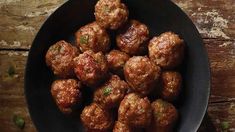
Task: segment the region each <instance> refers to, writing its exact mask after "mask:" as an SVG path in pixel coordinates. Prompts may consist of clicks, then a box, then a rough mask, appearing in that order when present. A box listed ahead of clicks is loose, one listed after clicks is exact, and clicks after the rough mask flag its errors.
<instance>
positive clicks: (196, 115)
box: [25, 0, 210, 132]
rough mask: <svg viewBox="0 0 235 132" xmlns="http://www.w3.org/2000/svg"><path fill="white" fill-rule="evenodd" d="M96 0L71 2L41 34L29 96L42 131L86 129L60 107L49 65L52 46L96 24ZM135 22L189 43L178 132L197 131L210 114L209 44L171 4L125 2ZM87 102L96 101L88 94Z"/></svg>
mask: <svg viewBox="0 0 235 132" xmlns="http://www.w3.org/2000/svg"><path fill="white" fill-rule="evenodd" d="M95 3H96V1H95V0H70V1H68V2H66V3H65V4H64V5H63V6H61V7H60V8H59V9H58V10H57V11H56V12H55V13H53V14H52V15H51V16H50V17H49V18H48V20H47V21H46V22H45V23H44V25H43V26H42V27H41V29H40V31H39V32H38V34H37V36H36V38H35V40H34V42H33V44H32V47H31V49H30V53H29V56H28V61H27V67H26V75H25V94H26V99H27V103H28V108H29V112H30V115H31V118H32V120H33V122H34V124H35V126H36V128H37V130H38V131H40V132H70V131H71V132H73V131H75V132H78V131H83V128H82V125H81V123H80V121H79V116H74V117H69V116H65V115H63V114H62V113H61V112H60V111H59V110H58V108H57V107H56V105H55V103H54V101H53V99H52V97H51V95H50V85H51V82H52V81H53V79H54V77H53V74H52V73H51V71H50V70H49V69H48V68H47V66H46V64H45V59H44V57H45V54H46V51H47V50H48V48H49V46H51V45H52V44H53V43H55V42H56V41H59V40H61V39H64V40H67V41H70V42H71V41H73V34H74V32H75V31H76V30H77V29H78V28H79V27H81V26H83V25H85V24H87V23H89V22H92V21H94V15H93V13H94V5H95ZM125 3H126V5H127V6H128V8H129V10H130V18H134V19H137V20H140V21H141V22H143V23H145V24H146V25H148V26H149V29H150V35H151V36H154V35H159V34H160V33H163V32H166V31H173V32H175V33H177V34H179V35H180V36H181V37H182V38H183V39H184V41H185V42H186V45H187V53H186V58H185V60H184V64H183V65H182V69H181V72H182V75H183V79H184V84H183V92H182V93H181V98H180V100H179V102H178V103H177V104H176V106H177V108H178V109H179V113H180V120H179V123H178V124H177V127H176V130H177V131H180V132H191V131H196V130H197V129H198V128H199V126H200V124H201V122H202V119H203V117H204V115H205V112H206V110H207V104H208V99H209V91H210V69H209V63H208V56H207V53H206V50H205V47H204V44H203V41H202V39H201V37H200V34H199V33H198V31H197V29H196V27H195V26H194V25H193V23H192V21H191V20H190V19H189V18H188V17H187V16H186V15H185V13H184V12H183V11H182V10H181V9H180V8H179V7H177V6H176V5H175V4H173V3H172V2H171V1H169V0H148V1H145V0H125ZM86 98H91V97H90V96H89V95H86Z"/></svg>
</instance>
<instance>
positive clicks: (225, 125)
mask: <svg viewBox="0 0 235 132" xmlns="http://www.w3.org/2000/svg"><path fill="white" fill-rule="evenodd" d="M221 128H222V129H223V130H227V129H228V128H229V123H228V122H226V121H224V122H222V123H221Z"/></svg>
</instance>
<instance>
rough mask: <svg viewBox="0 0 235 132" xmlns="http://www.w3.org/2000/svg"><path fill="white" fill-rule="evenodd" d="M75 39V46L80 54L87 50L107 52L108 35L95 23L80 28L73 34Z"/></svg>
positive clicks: (108, 44)
mask: <svg viewBox="0 0 235 132" xmlns="http://www.w3.org/2000/svg"><path fill="white" fill-rule="evenodd" d="M75 37H76V45H77V47H79V49H80V50H81V51H82V52H84V51H87V50H93V51H94V52H99V51H102V52H107V51H108V50H109V47H110V40H109V35H108V34H107V32H106V30H105V29H103V28H101V27H100V26H99V25H98V24H97V23H96V22H93V23H90V24H87V25H85V26H83V27H81V28H80V29H79V30H78V31H77V32H76V33H75Z"/></svg>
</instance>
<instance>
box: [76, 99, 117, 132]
mask: <svg viewBox="0 0 235 132" xmlns="http://www.w3.org/2000/svg"><path fill="white" fill-rule="evenodd" d="M80 117H81V121H82V123H83V125H84V126H85V127H86V128H87V129H88V130H89V131H94V132H95V131H107V130H109V129H111V128H112V126H113V118H112V116H111V114H110V113H109V112H108V111H106V110H104V109H102V108H101V107H100V106H99V105H97V104H96V103H92V104H91V105H89V106H86V107H85V108H84V109H83V111H82V114H81V115H80Z"/></svg>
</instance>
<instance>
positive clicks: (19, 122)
mask: <svg viewBox="0 0 235 132" xmlns="http://www.w3.org/2000/svg"><path fill="white" fill-rule="evenodd" d="M13 121H14V123H15V125H16V126H17V127H19V128H20V129H23V128H24V125H25V121H24V119H23V118H22V117H20V116H18V115H14V117H13Z"/></svg>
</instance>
